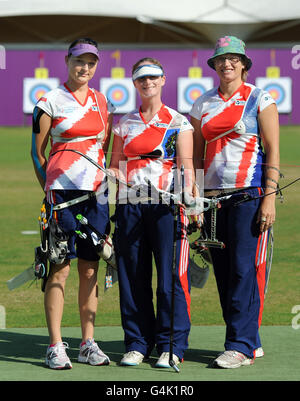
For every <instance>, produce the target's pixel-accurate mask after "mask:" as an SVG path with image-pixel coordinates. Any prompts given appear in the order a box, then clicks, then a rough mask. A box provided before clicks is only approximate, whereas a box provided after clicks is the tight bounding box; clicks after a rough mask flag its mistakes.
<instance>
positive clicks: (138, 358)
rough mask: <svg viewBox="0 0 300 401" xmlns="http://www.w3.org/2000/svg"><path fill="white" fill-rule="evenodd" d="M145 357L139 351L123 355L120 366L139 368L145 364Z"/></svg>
mask: <svg viewBox="0 0 300 401" xmlns="http://www.w3.org/2000/svg"><path fill="white" fill-rule="evenodd" d="M143 359H144V355H143V354H141V353H140V352H139V351H129V352H126V354H124V355H123V358H122V359H121V362H120V365H122V366H137V365H139V364H140V363H141V362H143Z"/></svg>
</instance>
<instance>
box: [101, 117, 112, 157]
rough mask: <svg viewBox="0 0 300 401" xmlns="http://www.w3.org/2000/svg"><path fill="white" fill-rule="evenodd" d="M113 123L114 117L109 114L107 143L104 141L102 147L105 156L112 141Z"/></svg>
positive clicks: (106, 134)
mask: <svg viewBox="0 0 300 401" xmlns="http://www.w3.org/2000/svg"><path fill="white" fill-rule="evenodd" d="M112 123H113V115H112V114H109V115H108V119H107V127H106V133H105V141H104V143H103V146H102V149H103V151H104V154H105V155H106V154H107V151H108V147H109V143H110V139H111V130H112Z"/></svg>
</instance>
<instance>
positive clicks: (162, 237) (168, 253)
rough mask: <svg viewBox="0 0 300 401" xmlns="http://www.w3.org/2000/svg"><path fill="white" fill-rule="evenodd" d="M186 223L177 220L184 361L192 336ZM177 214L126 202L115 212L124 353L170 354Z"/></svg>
mask: <svg viewBox="0 0 300 401" xmlns="http://www.w3.org/2000/svg"><path fill="white" fill-rule="evenodd" d="M187 223H188V219H187V217H186V216H185V215H184V213H183V212H182V211H180V212H179V215H178V219H177V247H176V282H175V308H174V309H175V311H174V342H173V352H174V354H175V355H177V356H178V357H179V358H183V354H184V351H185V349H186V348H187V346H188V335H189V332H190V278H189V271H188V257H189V244H188V240H187V234H186V228H187ZM173 239H174V216H173V213H172V211H171V210H170V208H169V207H168V206H166V205H161V204H157V205H151V204H136V205H132V204H126V205H118V206H117V208H116V230H115V235H114V243H115V248H116V257H117V263H118V275H119V290H120V307H121V318H122V326H123V329H124V334H125V336H124V340H125V347H126V352H129V351H133V350H136V351H139V352H141V353H142V354H144V355H146V356H148V355H150V353H151V351H152V349H153V348H154V347H155V346H156V349H157V352H158V355H160V354H161V353H162V352H167V351H169V339H170V316H171V292H172V291H171V289H172V286H171V283H172V264H173ZM152 256H154V260H155V264H156V269H157V290H156V296H157V308H156V316H155V310H154V305H153V292H152Z"/></svg>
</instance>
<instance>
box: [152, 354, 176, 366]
mask: <svg viewBox="0 0 300 401" xmlns="http://www.w3.org/2000/svg"><path fill="white" fill-rule="evenodd" d="M173 361H174V362H175V365H178V364H179V363H180V360H179V358H178V356H177V355H175V354H173ZM155 367H156V368H170V367H171V366H170V364H169V352H163V353H162V354H161V356H160V357H159V360H158V361H157V362H156V364H155Z"/></svg>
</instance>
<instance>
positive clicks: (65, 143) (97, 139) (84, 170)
mask: <svg viewBox="0 0 300 401" xmlns="http://www.w3.org/2000/svg"><path fill="white" fill-rule="evenodd" d="M95 96H97V101H96V98H95ZM36 106H37V107H39V108H40V109H42V110H44V111H45V112H46V113H47V114H48V115H49V116H50V117H51V119H52V123H51V129H50V140H51V150H50V154H49V159H48V163H47V171H46V184H45V191H50V190H57V189H65V190H87V191H98V192H102V190H101V187H102V185H101V184H102V183H103V184H105V182H106V180H105V179H104V178H105V177H104V174H103V173H102V172H101V171H100V170H99V169H98V168H97V167H96V166H94V165H93V164H92V163H91V162H90V161H88V160H87V159H85V158H84V157H83V156H81V155H79V154H77V153H74V152H69V151H67V152H64V151H63V150H65V149H75V150H78V151H80V152H81V153H83V154H85V155H87V156H89V157H90V158H92V159H93V160H94V161H95V162H97V163H98V164H99V165H100V166H102V167H105V155H104V152H103V149H102V145H101V143H102V141H103V139H104V137H105V133H106V128H107V118H108V113H110V112H112V111H114V107H113V106H112V105H111V104H110V103H109V102H107V100H106V98H105V96H104V95H102V94H101V93H100V92H98V91H94V90H91V89H90V88H89V90H88V93H87V96H86V99H85V101H84V103H80V101H79V100H78V99H77V98H76V96H75V95H74V93H73V92H72V91H71V90H70V89H69V88H68V87H67V85H66V84H64V85H61V86H59V87H58V88H56V89H53V90H51V91H49V92H47V93H46V94H45V95H43V97H42V98H41V99H40V100H39V101H38V103H37V104H36ZM98 106H99V108H100V110H99V109H98ZM100 114H101V115H100ZM58 150H59V151H62V152H59V153H56V154H54V153H55V152H56V151H58ZM52 154H54V155H53V156H51V155H52ZM104 188H105V185H103V189H104Z"/></svg>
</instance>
